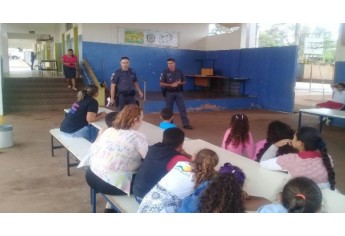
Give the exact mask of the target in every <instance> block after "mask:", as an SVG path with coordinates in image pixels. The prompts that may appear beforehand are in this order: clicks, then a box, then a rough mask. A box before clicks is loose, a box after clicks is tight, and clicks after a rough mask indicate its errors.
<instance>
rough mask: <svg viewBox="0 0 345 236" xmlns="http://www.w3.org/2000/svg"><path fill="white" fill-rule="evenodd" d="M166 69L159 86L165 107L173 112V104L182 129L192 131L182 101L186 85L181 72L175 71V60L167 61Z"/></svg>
mask: <svg viewBox="0 0 345 236" xmlns="http://www.w3.org/2000/svg"><path fill="white" fill-rule="evenodd" d="M167 64H168V69H166V70H164V71H163V73H162V74H161V78H160V83H159V85H160V86H161V87H163V88H164V89H165V93H164V94H165V103H166V107H167V108H169V109H171V110H173V106H174V102H176V105H177V107H178V110H179V112H180V116H181V120H182V124H183V128H185V129H193V127H192V126H190V124H189V120H188V117H187V111H186V106H185V105H184V99H183V85H184V84H185V83H186V81H185V79H184V75H183V72H182V71H181V70H178V69H176V63H175V59H173V58H169V59H168V60H167Z"/></svg>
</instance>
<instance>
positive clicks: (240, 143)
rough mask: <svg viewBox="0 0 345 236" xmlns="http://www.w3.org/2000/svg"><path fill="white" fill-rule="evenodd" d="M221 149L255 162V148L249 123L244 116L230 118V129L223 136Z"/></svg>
mask: <svg viewBox="0 0 345 236" xmlns="http://www.w3.org/2000/svg"><path fill="white" fill-rule="evenodd" d="M222 148H224V149H226V150H229V151H231V152H234V153H237V154H239V155H241V156H245V157H247V158H249V159H252V160H255V156H254V152H255V146H254V141H253V137H252V134H251V132H250V131H249V121H248V117H247V116H246V115H245V114H236V115H233V116H232V117H231V122H230V128H228V129H227V130H226V132H225V134H224V138H223V142H222Z"/></svg>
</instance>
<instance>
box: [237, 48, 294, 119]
mask: <svg viewBox="0 0 345 236" xmlns="http://www.w3.org/2000/svg"><path fill="white" fill-rule="evenodd" d="M297 58H298V49H297V46H290V47H275V48H253V49H242V50H241V55H240V62H241V63H240V73H241V75H242V76H243V77H248V78H250V79H251V80H250V82H249V83H248V91H249V93H250V92H252V93H253V94H255V95H257V96H258V98H259V104H260V106H261V108H263V109H269V110H274V111H283V112H293V109H294V101H295V94H294V88H295V81H296V75H297Z"/></svg>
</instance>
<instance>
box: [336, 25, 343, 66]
mask: <svg viewBox="0 0 345 236" xmlns="http://www.w3.org/2000/svg"><path fill="white" fill-rule="evenodd" d="M335 61H345V23H342V24H340V27H339V37H338V41H337V49H336V53H335Z"/></svg>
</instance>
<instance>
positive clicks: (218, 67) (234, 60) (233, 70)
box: [206, 50, 240, 77]
mask: <svg viewBox="0 0 345 236" xmlns="http://www.w3.org/2000/svg"><path fill="white" fill-rule="evenodd" d="M206 58H207V59H215V68H214V69H215V71H214V74H215V75H223V76H234V77H237V76H240V74H239V72H240V50H226V51H209V52H206ZM207 62H208V63H207V64H208V65H207V66H209V67H210V68H212V65H211V64H210V61H207Z"/></svg>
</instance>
